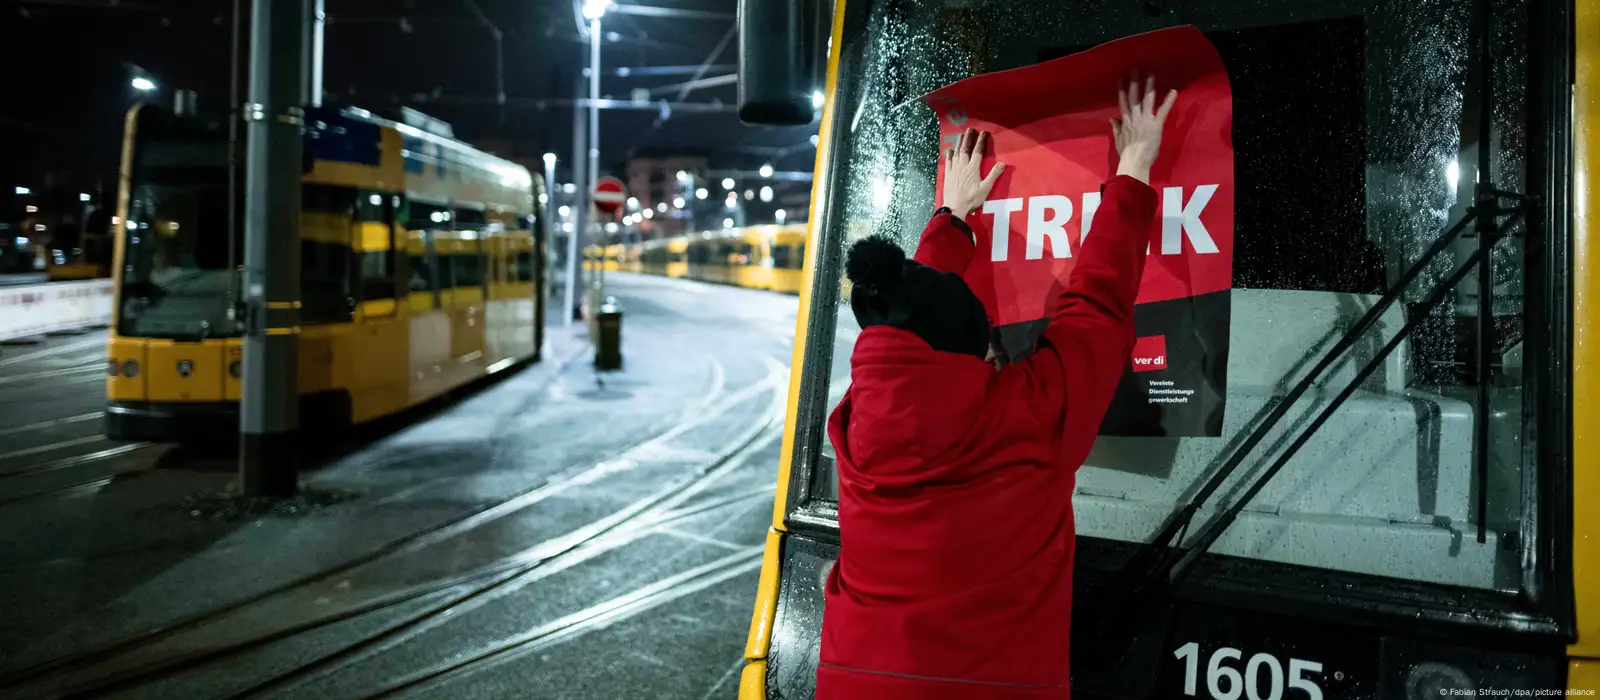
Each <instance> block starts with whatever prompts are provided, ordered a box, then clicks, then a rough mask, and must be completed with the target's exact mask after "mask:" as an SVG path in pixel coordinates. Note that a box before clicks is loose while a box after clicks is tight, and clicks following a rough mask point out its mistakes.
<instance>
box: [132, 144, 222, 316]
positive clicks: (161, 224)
mask: <svg viewBox="0 0 1600 700" xmlns="http://www.w3.org/2000/svg"><path fill="white" fill-rule="evenodd" d="M140 121H141V123H140V127H139V132H138V139H139V143H138V146H137V147H136V153H135V163H134V168H133V175H132V179H133V181H132V182H131V183H130V187H129V192H130V197H129V202H128V218H127V220H126V221H124V222H123V226H122V235H123V236H124V239H123V240H124V257H123V270H122V290H121V291H122V308H121V309H120V310H119V319H118V320H119V323H118V332H119V333H120V334H122V335H125V336H129V337H156V338H181V339H198V338H206V337H217V336H228V335H237V334H238V331H237V329H236V327H235V324H234V320H233V315H234V309H233V295H232V294H230V292H232V291H233V290H234V287H235V284H236V282H237V280H236V275H237V273H236V272H235V270H236V268H237V265H238V264H239V263H241V262H242V261H243V258H244V250H243V248H242V247H241V246H240V245H239V243H240V235H239V231H233V232H230V231H229V230H228V181H227V176H228V170H227V150H226V148H227V143H226V142H225V141H223V142H218V141H214V140H212V138H210V137H211V134H207V133H204V132H203V131H201V132H200V133H193V131H192V130H200V129H201V125H198V124H193V123H188V122H184V123H181V125H180V124H175V123H174V122H173V121H171V120H169V119H168V118H165V117H164V115H159V114H152V115H141V120H140ZM239 214H240V216H241V218H242V214H243V207H242V200H241V203H240V211H239Z"/></svg>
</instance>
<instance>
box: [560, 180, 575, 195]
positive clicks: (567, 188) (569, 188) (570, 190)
mask: <svg viewBox="0 0 1600 700" xmlns="http://www.w3.org/2000/svg"><path fill="white" fill-rule="evenodd" d="M561 191H562V192H565V193H567V194H577V193H578V186H577V185H574V184H572V183H570V182H569V183H567V184H565V185H562V186H561Z"/></svg>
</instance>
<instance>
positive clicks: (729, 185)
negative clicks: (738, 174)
mask: <svg viewBox="0 0 1600 700" xmlns="http://www.w3.org/2000/svg"><path fill="white" fill-rule="evenodd" d="M722 189H725V190H731V189H733V178H731V177H725V178H722Z"/></svg>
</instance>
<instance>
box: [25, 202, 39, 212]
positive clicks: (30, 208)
mask: <svg viewBox="0 0 1600 700" xmlns="http://www.w3.org/2000/svg"><path fill="white" fill-rule="evenodd" d="M27 209H28V213H29V214H32V213H35V212H37V211H39V208H38V207H36V206H34V205H32V204H29V205H28V207H27Z"/></svg>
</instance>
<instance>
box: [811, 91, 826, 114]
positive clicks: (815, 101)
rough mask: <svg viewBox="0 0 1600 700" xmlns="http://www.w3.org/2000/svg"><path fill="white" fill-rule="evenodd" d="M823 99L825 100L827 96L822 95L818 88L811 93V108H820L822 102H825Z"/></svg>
mask: <svg viewBox="0 0 1600 700" xmlns="http://www.w3.org/2000/svg"><path fill="white" fill-rule="evenodd" d="M825 101H827V98H825V97H823V95H822V92H821V91H820V90H819V91H817V92H813V93H811V106H812V108H814V109H822V103H823V102H825Z"/></svg>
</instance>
